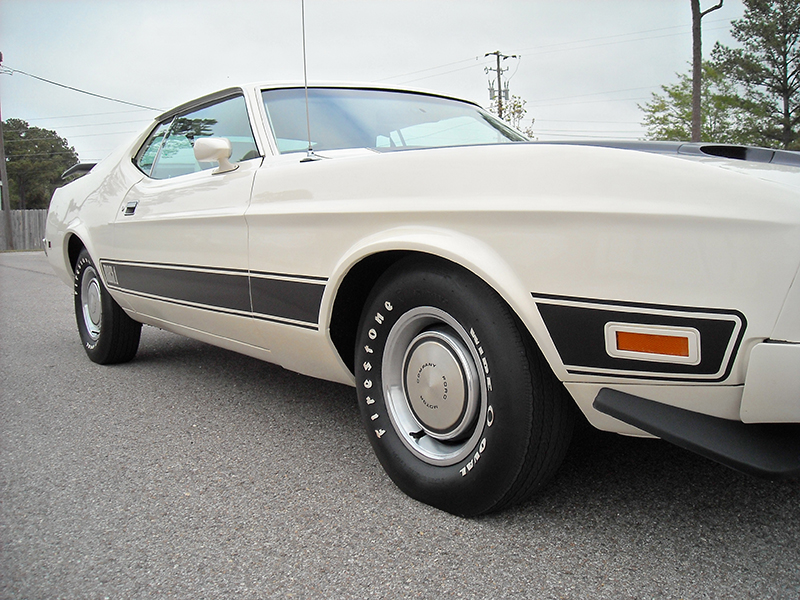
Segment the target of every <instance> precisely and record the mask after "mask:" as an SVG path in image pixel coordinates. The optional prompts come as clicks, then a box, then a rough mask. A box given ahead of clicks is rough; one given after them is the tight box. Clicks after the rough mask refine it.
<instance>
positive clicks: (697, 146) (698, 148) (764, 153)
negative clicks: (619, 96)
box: [531, 140, 800, 167]
mask: <svg viewBox="0 0 800 600" xmlns="http://www.w3.org/2000/svg"><path fill="white" fill-rule="evenodd" d="M531 143H532V144H566V145H571V146H600V147H603V148H618V149H621V150H638V151H640V152H654V153H656V154H683V155H690V156H717V157H720V158H729V159H733V160H745V161H748V162H760V163H770V164H773V165H786V166H790V167H800V152H795V151H793V150H772V149H770V148H758V147H756V146H737V145H734V144H708V143H702V142H641V141H637V142H634V141H618V140H576V141H554V142H531Z"/></svg>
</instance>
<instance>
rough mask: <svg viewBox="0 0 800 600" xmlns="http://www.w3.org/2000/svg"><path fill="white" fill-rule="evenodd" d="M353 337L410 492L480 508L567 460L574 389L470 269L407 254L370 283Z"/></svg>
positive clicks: (524, 490)
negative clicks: (570, 391) (564, 383)
mask: <svg viewBox="0 0 800 600" xmlns="http://www.w3.org/2000/svg"><path fill="white" fill-rule="evenodd" d="M357 342H358V346H357V348H356V354H355V358H356V360H355V370H356V383H357V388H358V397H359V405H360V408H361V414H362V419H363V422H364V424H365V427H366V430H367V434H368V436H369V438H370V441H371V443H372V446H373V448H374V449H375V452H376V454H377V456H378V459H379V460H380V462H381V464H382V465H383V467H384V469H385V470H386V472H387V473H388V475H389V476H390V477H391V478H392V480H393V481H394V482H395V483H396V484H397V486H398V487H399V488H400V489H402V490H403V491H404V492H405V493H407V494H408V495H409V496H411V497H413V498H416V499H417V500H420V501H422V502H425V503H427V504H430V505H432V506H435V507H437V508H440V509H442V510H446V511H448V512H451V513H454V514H458V515H463V516H473V515H478V514H481V513H486V512H490V511H493V510H499V509H501V508H503V507H505V506H508V505H510V504H513V503H516V502H520V501H522V500H524V499H525V498H527V497H529V496H530V495H531V494H532V493H534V492H535V491H536V490H538V489H539V488H541V487H542V486H543V485H544V484H545V483H546V482H547V481H548V480H549V479H550V478H551V477H552V476H553V475H554V473H555V471H556V469H557V468H558V466H559V465H560V464H561V461H562V459H563V457H564V454H565V453H566V449H567V446H568V444H569V440H570V438H571V435H572V423H573V414H574V412H573V407H572V406H571V405H570V401H569V399H568V398H567V396H566V391H565V390H564V388H563V386H562V385H561V383H560V382H559V381H558V380H557V379H556V378H555V376H554V375H553V373H552V371H551V370H550V368H549V366H548V365H547V363H546V362H545V361H544V359H543V357H542V356H541V354H540V353H539V351H538V349H537V348H535V346H533V344H532V341H531V340H530V337H529V336H528V334H527V332H524V331H522V329H521V324H520V323H519V322H518V320H517V319H516V318H515V316H514V315H513V314H512V313H511V312H510V310H509V309H508V307H507V305H506V304H505V303H504V302H503V300H502V299H501V298H500V297H499V296H497V294H496V293H495V292H494V291H493V290H492V289H491V288H489V287H488V286H487V285H486V284H485V283H483V282H482V281H480V280H479V279H477V278H476V277H475V276H473V275H472V274H470V273H468V272H466V271H464V270H462V269H460V268H458V267H456V266H453V265H450V264H448V263H444V262H441V261H437V260H433V259H419V258H409V259H404V260H403V261H400V262H399V263H397V264H396V265H395V266H394V267H392V268H391V269H390V270H389V271H388V272H387V273H386V274H385V275H384V276H383V277H382V278H381V280H380V281H379V282H378V284H377V285H376V287H375V289H374V290H373V293H372V294H371V296H370V299H369V300H368V302H367V304H366V307H365V310H364V313H363V315H362V319H361V324H360V327H359V332H358V338H357Z"/></svg>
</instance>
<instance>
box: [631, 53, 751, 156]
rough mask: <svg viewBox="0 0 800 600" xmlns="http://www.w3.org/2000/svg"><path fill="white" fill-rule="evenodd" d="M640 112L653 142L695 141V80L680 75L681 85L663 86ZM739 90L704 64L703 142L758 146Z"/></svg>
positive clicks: (713, 68)
mask: <svg viewBox="0 0 800 600" xmlns="http://www.w3.org/2000/svg"><path fill="white" fill-rule="evenodd" d="M661 89H662V90H663V94H656V93H654V94H653V97H652V99H651V100H650V102H648V103H647V104H645V105H644V106H641V105H639V109H640V110H642V111H643V112H644V120H643V122H642V124H643V125H644V126H645V127H646V128H647V139H649V140H672V141H686V140H689V139H691V137H692V76H691V72H690V73H687V74H678V83H675V84H672V85H663V86H661ZM734 92H735V86H734V84H733V83H731V82H730V81H729V80H728V79H727V78H726V77H725V76H724V74H723V73H722V72H721V71H720V70H719V69H717V68H716V67H715V66H714V65H713V64H712V63H709V62H704V63H703V79H702V122H701V127H700V134H701V135H700V139H701V141H703V142H714V143H718V144H758V143H759V141H760V140H759V138H758V136H755V135H753V134H752V133H748V132H749V131H751V130H752V128H753V119H752V116H751V115H750V114H749V113H748V112H747V111H746V110H744V109H743V108H742V107H741V106H739V105H738V104H737V102H736V100H735V97H734Z"/></svg>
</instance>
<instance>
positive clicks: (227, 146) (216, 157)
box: [194, 137, 239, 175]
mask: <svg viewBox="0 0 800 600" xmlns="http://www.w3.org/2000/svg"><path fill="white" fill-rule="evenodd" d="M194 157H195V158H196V159H197V162H216V163H218V164H219V167H217V168H216V169H215V170H214V171H213V174H214V175H216V174H218V173H228V172H229V171H235V170H236V169H238V168H239V165H234V164H231V161H230V157H231V143H230V141H229V140H227V139H226V138H217V137H201V138H197V139H196V140H195V141H194Z"/></svg>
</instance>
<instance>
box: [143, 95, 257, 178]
mask: <svg viewBox="0 0 800 600" xmlns="http://www.w3.org/2000/svg"><path fill="white" fill-rule="evenodd" d="M200 137H223V138H226V139H227V140H228V141H230V143H231V149H232V152H231V162H232V163H236V162H239V161H242V160H249V159H251V158H256V157H258V156H259V154H258V148H257V147H256V143H255V139H254V138H253V131H252V129H251V128H250V121H249V120H248V118H247V107H246V106H245V103H244V98H243V97H242V96H236V97H234V98H229V99H228V100H224V101H222V102H219V103H217V104H212V105H211V106H205V107H203V108H201V109H198V110H196V111H193V112H190V113H186V114H184V115H180V116H177V117H175V118H174V119H173V120H172V121H171V122H169V123H162V125H160V126H159V127H158V128H157V129H156V130H155V131H154V132H153V134H152V135H151V136H150V138H149V139H148V141H147V142H146V143H145V145H144V146H143V147H142V150H140V152H139V156H138V157H137V165H138V166H139V168H140V169H142V170H143V171H144V172H145V173H148V161H149V164H150V168H149V173H148V174H149V175H150V177H152V178H153V179H169V178H170V177H177V176H179V175H186V174H187V173H194V172H196V171H201V170H203V169H210V168H212V167H214V166H215V164H216V163H199V162H197V160H196V159H195V157H194V141H195V140H196V139H197V138H200Z"/></svg>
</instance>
